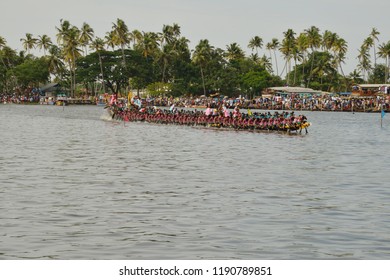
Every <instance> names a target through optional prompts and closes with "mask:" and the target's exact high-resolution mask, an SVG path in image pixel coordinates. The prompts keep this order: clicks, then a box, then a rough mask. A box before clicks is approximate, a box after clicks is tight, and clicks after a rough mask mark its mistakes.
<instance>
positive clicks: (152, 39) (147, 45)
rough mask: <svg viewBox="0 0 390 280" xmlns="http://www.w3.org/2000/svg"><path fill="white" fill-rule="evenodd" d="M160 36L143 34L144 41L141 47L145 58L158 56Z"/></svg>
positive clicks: (151, 33)
mask: <svg viewBox="0 0 390 280" xmlns="http://www.w3.org/2000/svg"><path fill="white" fill-rule="evenodd" d="M158 41H159V36H158V34H157V33H155V32H143V34H142V41H141V43H140V45H139V47H140V48H141V50H142V54H143V55H144V57H149V56H152V55H154V54H156V52H157V50H158V47H159V43H158Z"/></svg>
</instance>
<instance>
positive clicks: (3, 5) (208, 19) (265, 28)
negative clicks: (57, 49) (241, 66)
mask: <svg viewBox="0 0 390 280" xmlns="http://www.w3.org/2000/svg"><path fill="white" fill-rule="evenodd" d="M0 11H1V16H0V36H2V37H4V38H5V39H6V40H7V44H8V45H9V46H10V47H12V48H13V49H17V50H22V49H23V47H22V43H21V42H20V39H21V38H23V37H25V34H26V33H32V34H33V36H34V37H37V36H38V35H43V34H46V35H49V36H50V37H51V38H52V41H53V42H55V41H56V37H55V34H56V29H55V27H56V26H59V23H60V19H66V20H69V21H70V23H71V24H72V25H76V26H78V27H81V25H82V23H83V22H87V23H88V24H89V25H91V27H92V28H93V29H94V30H95V34H96V36H99V37H104V36H105V33H106V32H107V31H110V30H111V27H112V23H113V22H115V21H116V19H117V18H120V19H123V20H124V21H125V22H126V24H127V26H128V27H129V30H130V31H132V30H134V29H138V30H140V31H154V32H159V31H161V30H162V27H163V25H164V24H169V25H170V24H173V23H177V24H179V26H180V27H181V32H182V36H185V37H186V38H187V39H189V40H190V46H191V48H193V47H194V46H195V45H196V44H197V43H198V42H199V40H201V39H208V40H209V41H210V44H211V45H213V46H215V47H220V48H222V49H226V45H228V44H231V43H234V42H235V43H238V44H239V45H240V46H241V48H242V49H243V50H244V51H245V52H246V53H247V54H250V52H251V51H250V50H249V49H248V48H247V45H248V42H249V40H250V39H251V38H252V37H254V36H260V37H261V38H263V41H264V45H265V44H266V43H267V42H270V41H271V39H272V38H278V39H279V41H281V40H282V39H283V32H285V31H286V30H287V29H289V28H291V29H293V30H294V31H295V32H296V34H297V35H298V34H299V33H300V32H303V31H304V30H305V29H307V28H309V27H310V26H313V25H314V26H316V27H318V28H319V29H320V32H321V33H323V32H324V31H325V30H329V31H331V32H335V33H337V34H338V35H339V36H340V37H342V38H344V39H345V40H346V41H347V42H348V54H347V55H348V57H347V60H346V64H345V65H344V66H343V67H344V70H345V72H346V73H350V72H351V71H352V70H353V69H354V68H355V67H356V64H357V59H356V56H357V50H358V49H359V48H360V46H361V44H362V42H363V40H364V39H365V38H366V37H367V36H368V35H369V34H370V32H371V30H372V28H373V27H375V28H377V30H378V31H379V32H380V33H381V34H380V35H379V40H380V43H384V42H387V41H389V40H390V1H388V0H369V1H367V0H327V1H323V0H268V1H263V0H239V1H232V0H181V1H180V0H139V1H135V0H104V1H103V0H94V1H93V0H1V1H0ZM263 53H266V54H267V55H268V53H267V52H266V50H265V48H263V49H262V50H261V51H260V55H262V54H263ZM372 59H373V58H372ZM281 64H282V61H281V60H280V61H279V65H280V66H279V67H280V68H281Z"/></svg>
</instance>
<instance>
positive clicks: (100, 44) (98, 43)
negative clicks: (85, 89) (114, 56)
mask: <svg viewBox="0 0 390 280" xmlns="http://www.w3.org/2000/svg"><path fill="white" fill-rule="evenodd" d="M104 45H105V44H104V40H103V39H101V38H99V37H97V38H96V39H95V40H93V41H92V42H91V45H90V48H91V49H92V50H94V51H95V52H96V53H97V54H98V57H99V65H100V74H101V76H102V77H101V78H102V81H103V82H102V84H103V92H106V86H105V85H106V83H105V81H104V72H103V61H102V56H101V54H100V53H101V52H102V51H104Z"/></svg>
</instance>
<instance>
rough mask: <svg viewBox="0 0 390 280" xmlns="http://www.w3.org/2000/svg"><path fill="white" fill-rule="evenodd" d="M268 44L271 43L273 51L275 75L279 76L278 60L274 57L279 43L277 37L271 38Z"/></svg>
mask: <svg viewBox="0 0 390 280" xmlns="http://www.w3.org/2000/svg"><path fill="white" fill-rule="evenodd" d="M270 44H271V49H272V50H273V52H274V58H275V66H276V75H278V76H279V67H278V60H277V58H276V51H277V50H279V46H280V43H279V40H278V39H276V38H272V40H271V42H270Z"/></svg>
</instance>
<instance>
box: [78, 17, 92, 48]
mask: <svg viewBox="0 0 390 280" xmlns="http://www.w3.org/2000/svg"><path fill="white" fill-rule="evenodd" d="M93 37H94V31H93V29H92V27H91V26H90V25H89V24H88V23H86V22H84V23H83V25H82V26H81V29H80V38H79V40H80V44H81V45H82V46H83V47H84V55H87V54H88V48H87V46H88V44H89V43H90V42H91V41H92V39H93Z"/></svg>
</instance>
